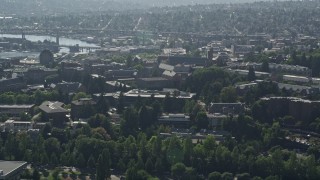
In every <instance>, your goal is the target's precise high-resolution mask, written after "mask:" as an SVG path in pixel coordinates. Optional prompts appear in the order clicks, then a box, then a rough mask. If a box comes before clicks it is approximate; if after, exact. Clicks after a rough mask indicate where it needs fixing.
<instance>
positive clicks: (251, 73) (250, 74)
mask: <svg viewBox="0 0 320 180" xmlns="http://www.w3.org/2000/svg"><path fill="white" fill-rule="evenodd" d="M247 79H248V81H254V80H256V73H255V72H254V68H253V67H252V66H250V67H249V72H248V77H247Z"/></svg>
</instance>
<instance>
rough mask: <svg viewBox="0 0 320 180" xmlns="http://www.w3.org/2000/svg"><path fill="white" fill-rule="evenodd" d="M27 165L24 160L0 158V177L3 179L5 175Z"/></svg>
mask: <svg viewBox="0 0 320 180" xmlns="http://www.w3.org/2000/svg"><path fill="white" fill-rule="evenodd" d="M26 166H27V162H24V161H2V160H0V170H2V171H3V175H0V179H3V178H4V177H5V176H8V175H10V174H11V173H14V172H15V171H18V170H20V169H22V168H24V167H26Z"/></svg>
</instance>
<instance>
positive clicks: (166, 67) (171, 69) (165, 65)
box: [159, 63, 174, 71]
mask: <svg viewBox="0 0 320 180" xmlns="http://www.w3.org/2000/svg"><path fill="white" fill-rule="evenodd" d="M159 68H160V69H163V70H167V71H173V70H174V66H172V65H169V64H164V63H161V64H160V65H159Z"/></svg>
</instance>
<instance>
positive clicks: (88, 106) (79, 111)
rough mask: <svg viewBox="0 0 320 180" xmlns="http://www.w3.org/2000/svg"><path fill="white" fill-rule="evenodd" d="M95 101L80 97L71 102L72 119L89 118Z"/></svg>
mask: <svg viewBox="0 0 320 180" xmlns="http://www.w3.org/2000/svg"><path fill="white" fill-rule="evenodd" d="M96 104H97V103H96V102H95V101H93V100H92V99H91V98H81V99H79V100H75V101H72V102H71V117H72V118H73V119H79V118H89V117H90V116H92V115H93V113H94V112H93V106H95V105H96Z"/></svg>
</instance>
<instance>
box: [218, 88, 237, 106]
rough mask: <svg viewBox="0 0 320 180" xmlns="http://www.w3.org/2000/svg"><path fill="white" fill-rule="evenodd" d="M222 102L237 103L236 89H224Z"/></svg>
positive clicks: (221, 94)
mask: <svg viewBox="0 0 320 180" xmlns="http://www.w3.org/2000/svg"><path fill="white" fill-rule="evenodd" d="M220 97H221V101H222V102H223V103H234V102H236V101H237V91H236V89H235V88H234V87H232V86H229V87H224V88H223V89H222V90H221V93H220Z"/></svg>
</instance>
